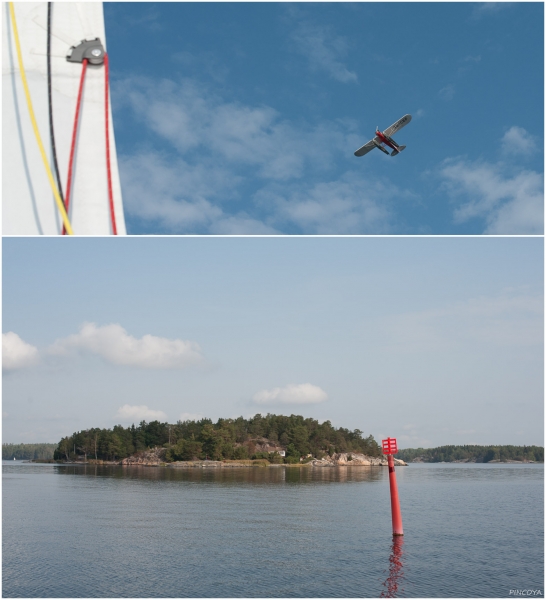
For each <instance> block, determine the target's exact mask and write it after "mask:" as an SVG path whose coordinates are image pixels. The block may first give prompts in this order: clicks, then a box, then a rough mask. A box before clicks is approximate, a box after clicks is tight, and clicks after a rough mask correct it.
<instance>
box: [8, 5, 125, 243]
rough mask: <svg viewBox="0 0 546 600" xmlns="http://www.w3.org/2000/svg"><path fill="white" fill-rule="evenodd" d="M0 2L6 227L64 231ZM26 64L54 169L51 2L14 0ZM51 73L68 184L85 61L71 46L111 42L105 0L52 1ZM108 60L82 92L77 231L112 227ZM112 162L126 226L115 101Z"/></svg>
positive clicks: (121, 226)
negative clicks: (72, 55)
mask: <svg viewBox="0 0 546 600" xmlns="http://www.w3.org/2000/svg"><path fill="white" fill-rule="evenodd" d="M2 8H3V10H2V221H3V223H2V230H3V234H4V235H40V234H44V235H58V234H60V233H61V232H62V227H63V221H62V218H61V214H60V211H59V208H58V206H57V204H56V202H55V199H54V194H53V191H52V188H51V185H50V183H49V180H48V176H47V173H46V169H45V167H44V164H43V160H42V158H41V155H40V151H39V147H38V144H37V142H36V139H35V135H34V130H33V127H32V123H31V120H30V116H29V111H28V108H27V102H26V99H25V92H24V88H23V84H22V81H21V74H20V71H19V65H18V60H17V52H16V47H15V39H14V31H13V26H12V22H11V19H10V12H9V5H8V4H7V3H4V4H3V7H2ZM13 8H14V11H15V16H16V24H17V29H18V32H19V39H20V46H21V53H22V58H23V65H24V69H25V72H26V77H27V80H28V86H29V91H30V96H31V99H32V104H33V107H34V113H35V116H36V121H37V125H38V129H39V132H40V136H41V138H42V142H43V145H44V148H45V151H46V154H47V158H48V160H49V164H50V167H51V170H52V172H54V170H53V158H52V147H51V143H50V135H49V111H48V84H47V14H48V13H47V11H48V5H47V3H46V2H28V3H27V2H16V3H14V5H13ZM51 11H52V12H51V79H52V90H51V94H52V105H53V123H54V133H55V145H56V150H57V161H58V166H59V171H60V176H61V185H62V188H63V191H64V190H65V188H66V183H67V176H68V163H69V157H70V147H71V141H72V130H73V124H74V116H75V111H76V101H77V96H78V89H79V83H80V76H81V72H82V64H81V63H74V62H68V61H67V59H66V57H67V55H68V54H70V48H71V46H78V45H79V44H80V43H81V41H82V40H90V39H95V38H100V41H101V42H102V44H103V46H104V47H105V49H106V38H105V30H104V15H103V7H102V2H96V3H95V2H59V3H52V6H51ZM104 92H105V66H104V64H103V65H96V66H94V65H89V66H88V67H87V70H86V76H85V83H84V88H83V95H82V104H81V113H80V123H79V130H78V137H77V144H76V152H75V155H74V167H73V174H72V178H73V185H72V191H71V193H70V205H69V213H68V214H69V219H70V222H71V225H72V229H73V232H74V234H75V235H109V234H111V233H113V231H112V219H111V215H110V212H111V211H110V202H109V193H108V181H107V167H106V139H105V138H106V133H105V104H106V103H105V93H104ZM108 111H109V137H110V162H111V178H112V192H113V194H112V195H113V204H114V215H115V222H116V227H117V233H118V234H125V233H126V229H125V219H124V215H123V204H122V197H121V186H120V181H119V173H118V165H117V157H116V146H115V138H114V129H113V125H112V113H111V108H110V106H108Z"/></svg>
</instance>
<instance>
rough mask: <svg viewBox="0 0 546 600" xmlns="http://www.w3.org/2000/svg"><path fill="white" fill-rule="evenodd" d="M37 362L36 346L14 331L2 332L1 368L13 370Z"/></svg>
mask: <svg viewBox="0 0 546 600" xmlns="http://www.w3.org/2000/svg"><path fill="white" fill-rule="evenodd" d="M37 362H38V348H36V346H33V345H32V344H28V343H27V342H25V341H23V340H22V339H21V338H20V337H19V336H18V335H17V334H16V333H13V331H9V332H8V333H3V334H2V369H3V370H4V371H14V370H16V369H24V368H25V367H30V366H32V365H34V364H36V363H37Z"/></svg>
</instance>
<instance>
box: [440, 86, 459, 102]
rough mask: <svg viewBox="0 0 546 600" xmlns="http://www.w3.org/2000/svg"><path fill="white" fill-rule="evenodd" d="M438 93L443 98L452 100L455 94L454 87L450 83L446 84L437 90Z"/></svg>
mask: <svg viewBox="0 0 546 600" xmlns="http://www.w3.org/2000/svg"><path fill="white" fill-rule="evenodd" d="M438 95H439V96H440V98H443V99H444V100H448V101H449V100H453V96H455V88H454V87H453V86H452V85H451V84H450V85H446V86H445V87H443V88H442V89H441V90H440V91H439V92H438Z"/></svg>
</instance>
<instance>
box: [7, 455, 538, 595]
mask: <svg viewBox="0 0 546 600" xmlns="http://www.w3.org/2000/svg"><path fill="white" fill-rule="evenodd" d="M2 471H3V485H2V495H3V513H2V526H3V530H2V533H3V535H2V549H3V553H2V566H3V569H2V578H3V597H31V598H32V597H58V598H66V597H70V598H76V597H137V598H138V597H207V598H208V597H213V598H223V597H231V598H239V597H248V598H250V597H266V598H269V597H274V598H286V597H302V598H308V597H313V598H314V597H350V598H352V597H364V598H376V597H510V596H512V597H513V596H515V595H516V593H515V592H514V591H525V592H527V593H526V596H527V597H532V596H534V597H538V596H543V592H544V487H543V486H544V467H543V465H539V464H518V465H511V464H495V465H491V464H410V465H409V466H407V467H397V469H396V474H397V478H398V489H399V495H400V503H401V508H402V517H403V524H404V533H405V535H404V537H403V538H397V539H396V540H394V541H393V538H392V535H391V517H390V501H389V483H388V472H387V469H386V468H382V467H337V468H322V469H320V468H314V469H312V468H304V469H298V468H285V467H275V468H267V469H264V468H256V467H254V468H246V469H229V470H227V469H223V470H212V469H210V470H208V469H174V468H161V467H155V468H154V467H113V466H83V465H82V466H74V465H72V466H70V465H65V466H60V465H36V464H30V463H25V462H19V461H11V462H8V461H5V462H3V466H2ZM511 590H512V593H511ZM531 592H532V593H531Z"/></svg>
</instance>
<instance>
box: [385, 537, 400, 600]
mask: <svg viewBox="0 0 546 600" xmlns="http://www.w3.org/2000/svg"><path fill="white" fill-rule="evenodd" d="M403 545H404V537H403V536H401V535H393V537H392V546H391V555H390V557H389V563H390V564H389V576H388V577H387V579H386V580H385V581H384V582H383V587H386V588H387V589H386V590H383V591H382V592H381V595H380V598H396V594H397V593H398V586H399V585H400V584H401V583H402V580H403V577H404V571H403V567H404V565H403V564H402V554H403V553H404V551H403V549H402V548H403ZM400 591H402V590H401V589H400Z"/></svg>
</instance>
